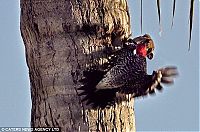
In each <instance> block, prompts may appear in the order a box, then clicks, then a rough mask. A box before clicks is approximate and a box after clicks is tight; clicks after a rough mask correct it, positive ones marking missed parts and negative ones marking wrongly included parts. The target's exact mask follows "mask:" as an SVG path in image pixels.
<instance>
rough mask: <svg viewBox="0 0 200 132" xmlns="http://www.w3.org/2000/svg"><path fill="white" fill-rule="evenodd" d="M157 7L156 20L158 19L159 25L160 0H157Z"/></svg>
mask: <svg viewBox="0 0 200 132" xmlns="http://www.w3.org/2000/svg"><path fill="white" fill-rule="evenodd" d="M157 9H158V21H159V25H160V14H161V13H160V0H157Z"/></svg>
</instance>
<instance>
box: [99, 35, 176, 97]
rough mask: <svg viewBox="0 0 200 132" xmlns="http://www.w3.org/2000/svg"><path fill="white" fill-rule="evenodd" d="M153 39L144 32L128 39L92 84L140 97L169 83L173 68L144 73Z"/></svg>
mask: <svg viewBox="0 0 200 132" xmlns="http://www.w3.org/2000/svg"><path fill="white" fill-rule="evenodd" d="M153 51H154V42H153V40H152V39H151V37H150V36H149V35H148V34H145V35H143V36H140V37H137V38H134V39H129V40H127V42H125V46H124V47H123V48H122V49H120V50H118V51H117V52H116V53H114V54H113V57H112V58H111V59H110V62H112V67H111V68H110V69H109V70H108V71H107V72H106V73H105V75H104V76H103V78H102V79H101V81H99V82H98V84H97V85H96V89H97V91H100V90H106V89H113V90H115V91H117V92H119V93H123V94H131V95H132V97H139V96H144V95H147V94H151V93H155V89H157V90H161V89H162V86H161V83H163V84H172V83H173V82H174V77H175V76H176V75H177V74H178V72H177V68H176V67H174V66H168V67H164V68H160V69H158V70H155V71H153V73H152V74H151V75H148V74H147V63H146V57H147V58H149V59H152V58H153Z"/></svg>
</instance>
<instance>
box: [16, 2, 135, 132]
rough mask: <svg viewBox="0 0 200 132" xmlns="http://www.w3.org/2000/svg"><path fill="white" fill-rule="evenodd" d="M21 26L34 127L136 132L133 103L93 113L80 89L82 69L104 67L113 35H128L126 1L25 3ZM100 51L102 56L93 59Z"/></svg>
mask: <svg viewBox="0 0 200 132" xmlns="http://www.w3.org/2000/svg"><path fill="white" fill-rule="evenodd" d="M20 24H21V25H20V27H21V33H22V38H23V41H24V44H25V49H26V60H27V65H28V67H29V76H30V82H31V98H32V110H31V126H32V127H61V130H62V131H66V132H70V131H71V132H72V131H123V132H124V131H131V132H132V131H135V121H134V118H135V117H134V109H133V99H131V100H129V101H123V102H121V103H115V105H114V106H111V107H109V108H103V109H102V108H98V109H93V108H89V107H87V104H85V103H83V101H82V100H81V96H80V95H79V90H78V88H79V87H80V85H81V84H80V83H79V80H80V79H82V78H83V71H84V69H86V68H87V67H88V66H90V65H93V64H95V63H98V64H99V65H100V63H103V61H104V59H102V56H101V55H102V54H104V52H103V49H104V47H106V46H107V45H111V46H113V45H112V42H113V38H112V34H113V32H117V30H121V28H122V29H123V30H124V32H123V34H122V37H128V36H129V35H130V20H129V13H128V7H127V2H126V0H59V1H57V0H21V21H20ZM118 25H120V26H118ZM105 34H106V35H105ZM96 47H97V48H96ZM97 51H98V53H100V54H97V55H96V54H91V53H96V52H97ZM97 76H98V75H97Z"/></svg>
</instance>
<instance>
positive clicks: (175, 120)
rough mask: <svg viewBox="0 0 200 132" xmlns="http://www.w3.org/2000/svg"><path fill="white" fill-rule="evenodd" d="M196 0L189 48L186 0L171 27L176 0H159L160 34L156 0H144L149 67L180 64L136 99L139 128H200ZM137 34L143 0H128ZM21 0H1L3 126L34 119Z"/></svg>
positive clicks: (0, 102)
mask: <svg viewBox="0 0 200 132" xmlns="http://www.w3.org/2000/svg"><path fill="white" fill-rule="evenodd" d="M198 3H199V1H197V0H196V1H195V14H194V28H193V32H192V33H193V36H192V46H191V50H190V52H188V36H189V34H188V31H189V29H188V27H189V25H188V15H189V14H188V13H189V2H188V0H181V1H177V8H176V14H175V19H174V27H173V28H172V29H171V28H170V27H171V14H172V10H171V9H172V0H165V1H164V0H163V1H161V24H162V35H161V36H160V35H159V25H158V17H157V9H156V1H155V0H154V1H152V0H151V1H150V0H143V4H144V5H143V34H144V33H149V34H150V35H151V36H152V38H153V40H154V41H155V45H156V51H155V57H154V59H153V60H152V61H148V71H149V73H152V71H153V70H155V69H158V68H160V67H163V66H167V65H175V66H177V67H178V69H179V72H180V75H179V77H178V78H176V80H175V84H174V85H173V86H166V87H165V89H164V91H163V92H162V93H157V94H156V96H149V97H145V98H141V99H136V101H135V114H136V129H137V130H139V131H147V130H151V131H155V130H157V131H160V130H197V129H198V125H199V21H198V20H199V11H198V6H197V4H198ZM129 9H130V16H131V27H132V33H133V36H138V35H141V32H140V14H139V13H140V6H139V0H129ZM19 11H20V9H19V1H18V0H1V3H0V61H1V65H0V74H1V75H0V127H6V126H7V127H11V126H12V127H27V126H29V124H30V108H31V99H30V84H29V79H28V68H27V66H26V61H25V53H24V45H23V42H22V39H21V36H20V31H19Z"/></svg>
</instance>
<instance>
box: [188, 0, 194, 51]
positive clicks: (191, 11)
mask: <svg viewBox="0 0 200 132" xmlns="http://www.w3.org/2000/svg"><path fill="white" fill-rule="evenodd" d="M193 15H194V0H191V1H190V16H189V25H190V27H189V32H190V36H189V48H188V50H190V47H191V38H192V26H193Z"/></svg>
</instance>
